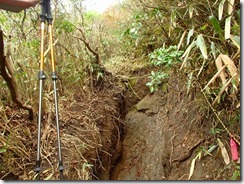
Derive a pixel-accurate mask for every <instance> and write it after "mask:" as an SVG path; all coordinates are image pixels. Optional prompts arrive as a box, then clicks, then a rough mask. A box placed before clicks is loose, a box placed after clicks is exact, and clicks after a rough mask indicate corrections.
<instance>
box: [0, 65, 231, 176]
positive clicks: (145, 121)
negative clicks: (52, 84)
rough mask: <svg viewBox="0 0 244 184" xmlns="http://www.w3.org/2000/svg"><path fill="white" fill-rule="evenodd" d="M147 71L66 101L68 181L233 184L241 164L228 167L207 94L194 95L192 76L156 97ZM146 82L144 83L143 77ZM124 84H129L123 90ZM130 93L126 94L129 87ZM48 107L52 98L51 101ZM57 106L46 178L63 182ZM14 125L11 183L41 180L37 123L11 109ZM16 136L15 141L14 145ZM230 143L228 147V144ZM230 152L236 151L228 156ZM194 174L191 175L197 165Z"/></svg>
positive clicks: (5, 157)
mask: <svg viewBox="0 0 244 184" xmlns="http://www.w3.org/2000/svg"><path fill="white" fill-rule="evenodd" d="M147 73H150V71H146V70H145V69H142V70H140V69H139V70H138V71H136V73H134V74H135V75H136V76H139V77H138V79H137V80H134V81H133V82H131V81H129V80H123V81H119V80H120V79H119V80H118V79H116V80H115V79H112V77H111V76H108V78H107V79H105V80H104V81H106V82H104V83H99V84H98V85H97V86H95V88H94V89H92V90H79V91H77V93H76V94H78V95H77V96H75V97H72V98H70V99H69V98H62V97H61V98H60V130H61V132H60V133H61V139H62V151H63V152H62V155H63V160H64V166H65V170H64V175H65V179H66V180H188V179H192V180H228V179H230V178H231V176H232V175H233V173H234V171H235V168H234V164H229V165H225V162H224V160H223V157H222V155H221V150H220V149H219V148H218V147H217V148H216V149H214V150H213V151H212V152H211V155H209V154H206V152H204V150H208V149H209V148H210V147H211V146H212V145H217V142H216V141H217V139H216V138H217V136H218V138H221V140H223V143H224V144H225V147H226V148H228V142H227V140H229V138H228V136H227V134H226V133H224V132H223V133H221V134H218V135H217V134H213V133H210V129H211V128H212V126H213V122H214V119H215V118H214V115H213V113H211V111H210V110H209V108H207V107H208V106H207V104H206V102H205V99H204V98H203V97H202V95H201V93H200V92H199V91H198V90H197V89H196V88H193V89H192V90H191V91H190V92H189V93H188V94H187V92H186V91H187V90H186V84H187V82H186V81H185V78H186V77H185V75H184V74H181V73H177V72H174V73H172V75H171V77H170V79H169V80H168V81H165V83H164V84H163V85H162V86H161V89H160V90H159V91H158V92H155V93H153V94H151V93H149V91H148V88H147V86H146V85H145V84H146V82H147V80H148V78H147V75H146V74H147ZM142 76H144V77H142ZM118 84H121V85H118ZM125 86H126V87H125ZM46 100H48V99H46ZM50 104H53V103H52V102H49V101H45V103H44V107H45V108H44V112H43V121H42V122H43V124H42V138H41V140H42V142H41V158H42V164H41V165H42V174H41V178H43V179H45V180H57V179H59V173H58V171H57V163H58V161H57V146H56V143H57V140H56V128H55V117H54V116H53V113H52V112H51V111H52V108H53V107H52V106H51V105H50ZM6 115H7V118H8V119H9V122H8V123H7V124H6V127H5V130H4V136H3V137H2V141H4V142H8V149H7V151H6V152H4V153H2V154H1V157H0V162H1V163H2V169H1V172H0V177H1V179H3V180H8V179H10V180H12V179H16V180H33V179H35V173H34V172H33V169H34V167H35V157H36V146H37V145H36V137H37V128H36V122H35V121H34V122H31V121H29V120H28V117H27V115H23V112H20V111H19V110H18V109H16V108H15V107H12V106H11V107H8V108H6ZM9 136H11V142H9V141H8V139H9ZM225 140H226V141H225ZM228 150H229V149H228ZM199 153H202V154H201V159H196V160H195V165H194V166H195V167H194V172H193V173H192V175H191V176H190V175H189V174H190V168H192V164H191V163H192V161H193V160H194V158H196V156H197V155H198V154H199Z"/></svg>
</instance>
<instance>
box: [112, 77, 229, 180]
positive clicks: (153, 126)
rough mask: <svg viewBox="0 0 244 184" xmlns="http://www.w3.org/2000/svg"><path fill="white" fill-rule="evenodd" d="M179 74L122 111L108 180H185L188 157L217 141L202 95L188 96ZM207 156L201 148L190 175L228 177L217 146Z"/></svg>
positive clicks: (201, 178)
mask: <svg viewBox="0 0 244 184" xmlns="http://www.w3.org/2000/svg"><path fill="white" fill-rule="evenodd" d="M182 78H183V77H182V76H180V74H177V75H172V76H171V78H170V80H169V82H168V84H165V85H167V90H166V91H165V92H163V91H158V92H156V93H154V94H149V95H147V96H146V97H145V98H144V99H143V100H142V101H140V102H139V103H138V104H137V105H135V106H134V108H133V109H132V110H131V111H130V112H129V113H128V114H127V115H126V119H125V125H124V133H125V135H124V140H123V143H122V153H121V156H120V160H119V162H118V163H117V165H116V167H115V168H114V169H113V171H112V173H111V179H112V180H188V179H189V173H190V168H191V163H192V160H193V159H194V158H195V157H196V155H197V154H198V153H199V152H201V151H202V150H203V148H205V150H207V149H208V148H210V146H211V145H213V144H216V136H215V135H213V134H211V133H210V129H211V126H212V123H211V121H212V116H210V115H209V112H208V110H207V109H206V108H204V107H206V102H205V101H204V98H203V97H202V96H201V93H200V92H199V91H197V90H195V89H193V90H192V91H191V92H190V93H189V94H187V93H186V82H183V80H182ZM194 90H195V91H194ZM224 137H225V135H224V134H223V135H222V137H221V138H224ZM211 154H212V155H207V154H206V153H205V152H202V157H201V159H197V160H196V162H195V168H194V172H193V175H192V176H191V179H193V180H225V179H230V177H231V176H232V174H233V168H232V167H233V166H230V165H229V166H226V165H225V163H224V160H223V157H222V155H221V153H220V149H218V148H217V149H215V150H214V151H213V152H212V153H211Z"/></svg>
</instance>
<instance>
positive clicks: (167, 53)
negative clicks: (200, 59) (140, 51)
mask: <svg viewBox="0 0 244 184" xmlns="http://www.w3.org/2000/svg"><path fill="white" fill-rule="evenodd" d="M182 54H183V51H177V46H170V47H169V48H167V49H165V48H164V47H162V48H159V49H156V50H154V51H153V52H152V53H151V54H149V57H150V59H151V60H150V63H151V64H152V65H154V66H162V65H165V66H166V67H171V66H173V65H174V64H175V63H177V62H181V60H180V56H181V55H182Z"/></svg>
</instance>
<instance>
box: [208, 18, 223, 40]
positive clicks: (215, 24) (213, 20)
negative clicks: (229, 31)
mask: <svg viewBox="0 0 244 184" xmlns="http://www.w3.org/2000/svg"><path fill="white" fill-rule="evenodd" d="M209 20H210V22H211V24H212V25H213V27H214V30H215V32H216V33H217V34H218V35H219V37H220V38H221V39H224V36H223V32H224V31H223V30H222V28H221V27H220V25H219V22H218V20H217V19H216V17H215V16H213V15H211V16H209Z"/></svg>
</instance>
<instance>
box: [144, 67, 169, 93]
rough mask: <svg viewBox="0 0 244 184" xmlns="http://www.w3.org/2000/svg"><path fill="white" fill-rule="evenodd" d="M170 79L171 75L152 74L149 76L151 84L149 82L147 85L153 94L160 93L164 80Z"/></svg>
mask: <svg viewBox="0 0 244 184" xmlns="http://www.w3.org/2000/svg"><path fill="white" fill-rule="evenodd" d="M167 78H169V75H168V74H166V73H164V72H154V71H152V72H151V75H150V76H149V79H151V81H150V82H148V83H147V84H146V85H147V86H148V87H149V89H150V92H151V93H153V92H155V91H158V87H159V85H160V84H161V83H162V81H163V79H167Z"/></svg>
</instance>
